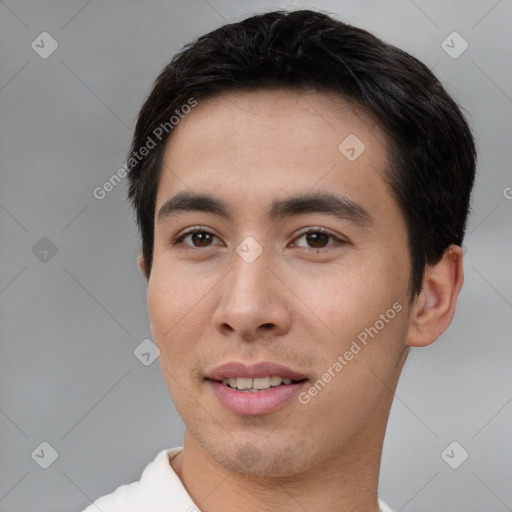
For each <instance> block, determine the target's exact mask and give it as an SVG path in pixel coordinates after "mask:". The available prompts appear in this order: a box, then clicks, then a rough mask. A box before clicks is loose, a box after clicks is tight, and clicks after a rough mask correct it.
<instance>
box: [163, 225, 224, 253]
mask: <svg viewBox="0 0 512 512" xmlns="http://www.w3.org/2000/svg"><path fill="white" fill-rule="evenodd" d="M214 238H217V237H216V236H215V235H214V234H213V233H210V232H209V231H206V230H205V229H198V228H196V229H191V230H190V231H188V232H186V233H183V234H182V235H179V236H178V237H176V238H175V239H173V240H172V244H173V245H177V244H183V245H184V246H186V247H189V248H192V249H195V248H196V249H200V248H201V247H210V246H211V245H213V244H212V240H213V239H214Z"/></svg>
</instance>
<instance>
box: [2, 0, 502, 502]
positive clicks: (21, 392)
mask: <svg viewBox="0 0 512 512" xmlns="http://www.w3.org/2000/svg"><path fill="white" fill-rule="evenodd" d="M511 3H512V2H511V1H510V0H501V1H496V0H482V1H462V0H460V1H453V0H451V1H446V0H441V1H440V0H436V1H427V0H414V1H412V0H391V1H383V2H380V1H364V0H351V1H349V0H345V1H337V2H336V1H316V2H305V3H301V4H298V3H294V2H288V3H286V2H277V3H276V2H266V1H252V2H248V1H239V2H229V1H227V0H210V1H208V2H207V1H206V0H190V1H187V2H170V1H148V2H142V1H116V0H110V1H104V2H101V1H99V0H92V1H85V0H80V1H66V2H64V1H35V0H32V1H21V0H16V1H15V0H7V1H6V2H0V38H1V41H0V44H1V55H2V60H1V67H0V72H1V75H0V127H1V133H0V141H1V142H0V164H1V182H0V221H1V235H0V236H1V239H0V243H1V270H0V308H1V323H0V332H1V346H0V348H1V353H0V447H1V452H0V511H2V512H7V511H9V512H18V511H52V512H59V511H72V510H75V511H77V510H81V509H82V508H85V506H87V505H88V504H89V503H90V502H91V500H93V499H96V498H97V497H99V496H101V495H104V494H107V493H110V492H111V491H113V490H114V489H115V488H116V487H117V486H118V485H121V484H124V483H128V482H131V481H134V480H137V479H138V478H139V477H140V473H141V471H142V470H143V468H144V467H145V466H146V464H147V463H149V461H150V460H152V459H153V458H154V456H155V455H156V453H157V452H158V451H159V450H162V449H164V448H170V447H173V446H179V445H181V443H182V435H183V424H182V422H181V420H180V418H179V417H178V415H177V413H176V411H175V409H174V407H173V404H172V401H171V399H170V396H169V394H168V392H167V388H166V386H165V383H164V380H163V378H162V375H161V371H160V368H159V365H158V360H156V361H155V362H154V363H153V364H151V365H149V366H145V365H144V364H142V363H141V362H140V361H139V359H137V358H136V357H135V356H134V350H135V349H136V347H137V346H138V345H139V344H140V343H141V341H142V340H144V339H145V338H151V333H150V330H149V322H148V317H147V312H146V304H145V281H144V279H143V277H142V275H141V274H140V273H139V271H138V269H137V267H136V256H137V253H138V243H139V242H138V236H137V231H136V228H135V224H134V217H133V214H132V212H131V210H130V208H129V204H128V202H127V201H126V200H125V194H126V183H125V182H122V183H121V184H119V185H118V186H117V187H116V188H115V189H114V190H113V191H111V192H110V193H109V194H107V196H106V197H105V199H103V200H101V201H100V200H97V199H95V198H94V196H93V194H92V191H93V190H94V189H95V188H96V187H98V186H101V185H102V184H103V183H104V182H105V181H106V180H107V179H108V178H109V177H110V176H112V174H113V173H115V172H116V170H117V169H118V168H119V167H120V166H121V165H122V164H123V163H124V157H125V155H126V152H127V150H128V148H129V141H130V135H131V130H132V129H133V126H134V121H135V116H136V114H137V111H138V108H139V107H140V105H141V103H142V101H143V99H144V98H145V96H146V95H147V94H148V93H149V90H150V87H151V84H152V82H153V79H154V78H155V77H156V74H157V73H158V72H159V71H160V69H161V68H162V67H163V66H164V65H165V64H166V63H167V62H168V61H169V60H170V58H171V56H172V55H173V54H174V53H175V52H176V51H178V50H179V49H180V48H181V47H182V45H183V44H185V43H186V42H188V41H190V40H192V39H194V38H196V37H197V36H199V35H200V34H202V33H204V32H206V31H209V30H211V29H213V28H215V27H217V26H219V25H220V24H223V23H224V22H225V21H236V20H239V19H242V18H243V17H245V16H247V15H249V14H251V13H254V12H257V11H263V10H268V9H271V8H279V7H281V8H282V7H286V6H288V7H291V8H297V7H313V8H315V7H316V8H319V9H324V10H328V11H331V12H334V13H336V14H337V15H338V17H339V18H341V19H343V20H345V21H348V22H350V23H353V24H355V25H359V26H361V27H363V28H366V29H368V30H370V31H373V32H374V33H376V34H377V35H378V36H380V37H382V38H384V39H385V40H387V41H389V42H391V43H393V44H396V45H397V46H399V47H401V48H403V49H405V50H406V51H408V52H410V53H412V54H413V55H415V56H416V57H418V58H420V59H421V60H423V61H424V62H425V63H426V64H427V65H428V66H430V67H432V68H434V71H435V73H436V74H437V75H438V76H439V77H440V79H441V80H442V82H443V83H444V84H445V86H446V87H447V89H448V91H449V92H450V93H452V95H453V96H454V97H455V98H456V99H457V101H458V102H459V103H460V104H461V105H462V106H463V107H464V108H465V110H466V111H467V117H468V120H469V122H470V124H471V126H472V127H473V129H474V133H475V136H476V139H477V143H478V147H479V175H478V181H477V184H476V189H475V193H474V198H473V213H472V216H471V220H470V225H469V229H468V235H467V239H466V241H465V252H466V260H465V284H464V288H463V291H462V295H461V297H460V300H459V304H458V308H457V312H456V316H455V319H454V322H453V324H452V326H451V327H450V328H449V330H448V331H447V332H446V333H445V334H444V335H443V336H442V337H441V339H440V340H439V341H438V342H436V343H435V344H433V345H432V346H430V347H428V348H425V349H417V350H414V351H413V352H412V353H411V355H410V358H409V360H408V362H407V363H406V367H405V369H404V372H403V375H402V378H401V381H400V384H399V387H398V390H397V393H396V398H395V401H394V405H393V408H392V411H391V417H390V422H389V426H388V431H387V436H386V440H385V444H384V456H383V462H382V471H381V480H380V496H381V497H382V498H383V499H384V500H385V501H386V502H388V504H389V505H390V506H392V508H394V509H395V510H397V511H399V510H403V511H405V512H408V511H411V512H412V511H417V512H420V511H432V510H436V511H439V512H448V511H457V512H459V511H465V512H473V511H474V512H477V511H478V512H482V511H486V512H493V511H495V512H501V511H506V510H512V487H511V486H510V482H512V468H511V460H512V448H511V441H510V431H511V420H512V403H511V402H512V386H511V381H512V378H511V374H512V372H511V371H510V362H511V361H510V356H511V353H512V345H511V336H510V332H511V327H512V324H511V319H512V315H511V308H512V291H511V290H512V286H511V280H512V279H511V277H512V276H511V272H510V268H509V266H510V261H512V258H511V256H512V254H511V253H512V250H511V249H512V239H511V238H512V237H511V230H510V220H511V208H512V200H510V199H508V198H510V197H512V189H510V188H507V187H512V175H511V172H510V162H511V160H512V158H511V156H512V155H511V149H510V148H511V144H510V137H511V132H512V130H511V128H512V118H511V112H512V100H511V96H512V90H511V74H512V72H511V67H510V62H511V61H512V59H511V50H512V44H511V38H510V31H511V21H512V20H511V13H512V5H511ZM43 31H47V32H49V33H50V34H51V35H52V36H53V38H55V40H57V42H58V45H59V46H58V49H57V50H56V51H55V53H53V54H52V55H51V56H50V57H48V58H47V59H43V58H41V57H40V56H39V55H38V54H37V53H36V52H35V51H34V50H33V49H32V48H31V43H32V41H34V40H35V39H36V38H37V36H38V35H39V34H40V33H41V32H43ZM453 31H457V32H459V33H460V34H461V36H462V37H463V38H464V39H465V40H466V41H467V42H468V44H469V47H468V49H467V50H466V51H465V52H464V53H463V54H462V55H460V56H459V57H458V58H452V57H451V56H449V55H448V54H447V53H446V52H445V51H444V50H443V48H442V47H441V43H442V41H443V40H445V38H446V37H447V36H448V35H449V34H450V33H452V32H453ZM453 44H455V49H457V48H460V46H457V45H460V41H458V42H457V43H453ZM507 197H508V198H507ZM43 237H46V238H48V239H49V240H50V241H51V243H52V244H54V246H55V247H56V249H57V253H56V254H54V255H52V251H51V248H52V247H53V246H52V245H51V244H50V243H49V242H48V241H47V240H43V241H42V242H40V239H41V238H43ZM38 243H39V245H36V244H38ZM34 246H35V247H36V248H35V249H33V247H34ZM44 250H49V252H48V253H47V254H45V253H44ZM34 253H35V254H34ZM507 262H509V263H507ZM453 441H457V442H458V443H459V444H460V446H461V447H462V448H458V447H457V448H456V449H455V451H454V452H451V453H450V454H451V455H452V460H454V459H455V460H456V459H457V458H458V457H460V456H461V453H463V452H462V451H461V450H462V449H464V450H466V451H467V452H468V453H469V458H468V459H467V460H466V461H465V462H464V463H463V464H462V465H461V466H460V467H459V468H458V469H452V468H451V467H450V466H449V465H448V464H447V463H446V462H445V461H444V460H443V458H442V457H441V453H442V452H443V450H444V449H445V448H446V447H447V446H448V445H449V444H450V443H452V442H453ZM42 442H47V443H49V444H50V445H51V446H52V447H53V448H54V449H55V450H56V452H57V453H58V457H57V459H56V460H55V462H54V463H53V464H52V465H51V466H50V467H49V468H48V469H42V468H41V467H40V465H39V464H40V463H42V462H44V461H43V459H44V458H45V457H46V458H47V462H48V460H49V459H48V457H50V451H49V449H47V448H46V451H45V448H44V446H45V445H43V452H44V457H43V456H42V455H41V453H43V452H41V451H40V450H41V448H40V444H41V443H42ZM36 449H37V450H36ZM34 450H36V453H39V454H40V457H39V458H38V457H37V456H36V455H34V456H33V457H32V456H31V454H32V453H34ZM36 461H37V462H38V463H36Z"/></svg>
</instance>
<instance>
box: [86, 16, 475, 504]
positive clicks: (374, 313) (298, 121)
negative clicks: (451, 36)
mask: <svg viewBox="0 0 512 512" xmlns="http://www.w3.org/2000/svg"><path fill="white" fill-rule="evenodd" d="M131 149H132V151H131V154H130V156H129V159H128V165H129V166H130V172H129V198H130V200H131V201H132V204H133V206H134V208H135V211H136V214H137V221H138V224H139V227H140V231H141V235H142V254H141V255H140V257H139V262H138V263H139V267H140V269H141V271H142V272H143V273H144V275H145V276H146V278H147V280H148V289H147V304H148V310H149V315H150V321H151V329H152V333H153V336H154V340H155V343H156V345H157V346H158V348H159V349H160V364H161V367H162V370H163V375H164V377H165V379H166V382H167V385H168V387H169V391H170V394H171V396H172V398H173V401H174V404H175V406H176V408H177V410H178V412H179V414H180V416H181V418H182V419H183V421H184V424H185V427H186V431H185V439H184V443H183V447H177V448H173V449H171V450H163V451H161V452H160V453H159V454H158V456H157V457H156V459H155V460H154V461H153V462H152V463H151V464H149V466H148V467H147V468H146V469H145V471H144V473H143V474H142V477H141V479H140V481H138V482H134V483H132V484H129V485H123V486H121V487H119V488H118V489H116V490H115V491H114V492H113V493H112V494H110V495H107V496H104V497H102V498H100V499H98V500H97V501H96V502H95V504H93V505H91V506H90V507H88V508H87V509H86V510H87V512H90V511H93V510H98V509H99V510H101V511H102V512H114V511H123V512H129V511H136V510H137V511H145V512H148V511H157V510H159V511H160V510H161V511H163V510H166V511H180V512H181V511H182V512H191V511H194V510H200V511H202V512H218V511H234V510H240V509H242V508H243V509H244V510H249V511H271V510H279V511H284V512H288V511H297V510H306V511H308V512H315V511H320V510H321V511H343V512H349V511H353V512H356V511H357V512H362V511H365V512H377V511H389V510H390V509H389V507H387V505H385V504H384V503H383V502H382V501H380V500H379V499H378V496H377V490H378V476H379V469H380V459H381V453H382V444H383V440H384V434H385V430H386V423H387V420H388V416H389V411H390V407H391V404H392V400H393V393H394V390H395V389H396V386H397V383H398V379H399V376H400V371H401V369H402V367H403V364H404V362H405V360H406V357H407V353H408V349H409V347H411V346H414V347H423V346H426V345H429V344H431V343H433V342H434V341H435V340H436V339H437V338H438V337H439V335H440V334H441V333H442V332H443V331H444V330H445V329H446V328H447V327H448V325H449V324H450V322H451V320H452V318H453V314H454V309H455V305H456V301H457V296H458V293H459V291H460V289H461V286H462V282H463V268H462V259H463V254H462V250H461V247H460V246H461V244H462V240H463V236H464V230H465V225H466V218H467V213H468V207H469V199H470V193H471V188H472V185H473V181H474V174H475V147H474V143H473V138H472V135H471V133H470V130H469V128H468V126H467V123H466V121H465V120H464V117H463V116H462V114H461V112H460V110H459V109H458V107H457V105H456V104H455V103H454V101H453V100H452V99H451V98H450V97H449V96H448V94H447V93H446V91H445V90H444V89H443V88H442V86H441V85H440V83H439V82H438V80H437V79H436V78H435V77H434V76H433V75H432V74H431V72H430V71H429V70H428V68H426V67H425V66H424V65H423V64H421V63H420V62H418V61H417V60H416V59H414V58H413V57H411V56H410V55H408V54H406V53H405V52H403V51H401V50H399V49H397V48H395V47H392V46H390V45H387V44H385V43H384V42H382V41H380V40H379V39H377V38H376V37H374V36H373V35H371V34H369V33H368V32H366V31H363V30H361V29H358V28H355V27H352V26H349V25H346V24H344V23H342V22H340V21H337V20H334V19H333V18H331V17H329V16H327V15H324V14H322V13H318V12H313V11H306V10H302V11H292V12H284V11H279V12H270V13H266V14H263V15H257V16H253V17H251V18H248V19H246V20H244V21H242V22H240V23H234V24H230V25H226V26H223V27H221V28H219V29H217V30H215V31H213V32H211V33H209V34H206V35H204V36H202V37H200V38H199V39H198V40H197V41H196V42H194V43H193V44H190V45H187V46H186V47H185V48H184V49H183V50H182V51H181V52H180V53H179V54H178V55H177V56H175V58H174V59H173V60H172V61H171V63H170V64H169V65H168V66H167V67H166V68H165V69H164V70H163V71H162V73H161V74H160V76H159V77H158V79H157V81H156V83H155V85H154V88H153V90H152V92H151V94H150V95H149V97H148V99H147V100H146V102H145V104H144V105H143V107H142V109H141V112H140V115H139V118H138V122H137V126H136V129H135V134H134V139H133V143H132V148H131Z"/></svg>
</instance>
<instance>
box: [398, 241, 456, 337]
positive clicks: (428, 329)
mask: <svg viewBox="0 0 512 512" xmlns="http://www.w3.org/2000/svg"><path fill="white" fill-rule="evenodd" d="M462 260H463V252H462V248H461V247H459V246H458V245H451V246H450V247H449V248H448V249H447V250H446V252H445V253H444V255H443V257H442V258H441V261H439V263H437V264H436V265H434V266H430V267H427V270H426V272H425V276H424V278H423V289H422V290H421V293H420V294H419V295H418V297H417V298H416V300H415V303H414V305H413V307H412V313H411V318H410V323H409V329H408V332H407V337H406V344H407V345H410V346H412V347H425V346H427V345H430V344H431V343H434V341H436V340H437V338H439V336H440V335H441V334H442V333H443V332H444V331H445V330H446V329H447V328H448V326H449V325H450V323H451V321H452V319H453V315H454V314H455V305H456V303H457V297H458V296H459V292H460V289H461V288H462V283H463V282H464V271H463V267H462Z"/></svg>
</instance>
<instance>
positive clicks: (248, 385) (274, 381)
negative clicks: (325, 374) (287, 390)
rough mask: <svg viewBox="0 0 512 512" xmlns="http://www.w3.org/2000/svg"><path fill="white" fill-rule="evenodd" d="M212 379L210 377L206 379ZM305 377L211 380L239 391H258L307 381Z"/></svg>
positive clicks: (275, 376)
mask: <svg viewBox="0 0 512 512" xmlns="http://www.w3.org/2000/svg"><path fill="white" fill-rule="evenodd" d="M207 380H212V379H207ZM307 380H308V379H307V378H303V379H298V380H296V379H290V378H288V377H280V376H277V375H273V376H269V377H256V378H250V377H229V378H225V379H222V380H219V381H215V380H212V382H217V383H220V384H223V385H224V386H227V387H228V388H230V389H233V390H236V391H241V392H244V393H258V392H262V391H266V390H269V389H274V388H277V387H280V386H291V385H295V384H300V383H302V382H305V381H307Z"/></svg>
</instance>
